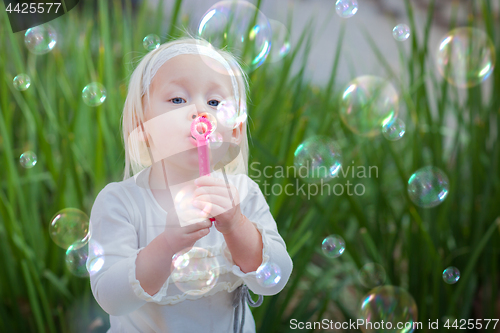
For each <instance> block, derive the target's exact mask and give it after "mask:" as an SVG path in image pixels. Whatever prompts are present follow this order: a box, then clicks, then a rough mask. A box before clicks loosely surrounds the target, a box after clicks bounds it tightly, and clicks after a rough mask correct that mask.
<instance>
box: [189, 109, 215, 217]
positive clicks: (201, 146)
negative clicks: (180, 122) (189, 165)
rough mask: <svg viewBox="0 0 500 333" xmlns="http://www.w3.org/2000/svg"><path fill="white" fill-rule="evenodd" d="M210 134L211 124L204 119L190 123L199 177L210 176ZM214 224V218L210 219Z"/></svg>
mask: <svg viewBox="0 0 500 333" xmlns="http://www.w3.org/2000/svg"><path fill="white" fill-rule="evenodd" d="M211 132H212V123H211V122H210V121H209V120H208V119H207V118H205V117H197V118H195V119H194V120H193V122H192V123H191V135H193V137H194V138H195V139H196V145H197V147H198V166H199V169H200V177H201V176H205V175H208V174H210V155H209V152H208V136H209V135H210V133H211ZM210 221H212V222H214V221H215V218H213V217H211V218H210Z"/></svg>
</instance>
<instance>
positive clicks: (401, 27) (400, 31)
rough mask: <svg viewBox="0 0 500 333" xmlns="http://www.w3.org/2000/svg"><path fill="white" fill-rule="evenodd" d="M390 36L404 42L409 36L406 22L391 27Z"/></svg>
mask: <svg viewBox="0 0 500 333" xmlns="http://www.w3.org/2000/svg"><path fill="white" fill-rule="evenodd" d="M392 36H393V37H394V39H395V40H397V41H398V42H404V41H405V40H407V39H408V37H410V27H409V26H407V25H406V24H398V25H397V26H395V27H394V29H392Z"/></svg>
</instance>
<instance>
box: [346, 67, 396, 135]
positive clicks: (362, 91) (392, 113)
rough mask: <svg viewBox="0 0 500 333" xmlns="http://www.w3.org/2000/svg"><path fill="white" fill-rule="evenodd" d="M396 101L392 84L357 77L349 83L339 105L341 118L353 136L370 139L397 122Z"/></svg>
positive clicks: (373, 78)
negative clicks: (389, 124)
mask: <svg viewBox="0 0 500 333" xmlns="http://www.w3.org/2000/svg"><path fill="white" fill-rule="evenodd" d="M398 110H399V97H398V94H397V92H396V89H395V88H394V86H393V85H392V84H390V83H389V82H388V81H386V80H385V79H383V78H380V77H376V76H369V75H367V76H360V77H357V78H355V79H354V80H352V81H351V82H349V83H348V85H347V88H346V89H345V91H344V93H343V95H342V99H341V102H340V110H339V111H340V118H341V120H342V122H343V123H344V124H345V125H346V126H347V127H348V128H349V129H350V130H351V131H352V132H353V133H355V134H359V135H362V136H367V137H372V136H375V135H377V134H380V128H381V127H383V126H385V125H387V124H388V123H390V122H391V121H392V119H393V118H396V117H397V115H398Z"/></svg>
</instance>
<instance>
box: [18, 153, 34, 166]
mask: <svg viewBox="0 0 500 333" xmlns="http://www.w3.org/2000/svg"><path fill="white" fill-rule="evenodd" d="M36 162H37V157H36V154H35V153H34V152H32V151H30V150H29V151H25V152H24V153H22V154H21V156H20V157H19V163H21V166H22V167H23V168H26V169H31V168H32V167H34V166H35V165H36Z"/></svg>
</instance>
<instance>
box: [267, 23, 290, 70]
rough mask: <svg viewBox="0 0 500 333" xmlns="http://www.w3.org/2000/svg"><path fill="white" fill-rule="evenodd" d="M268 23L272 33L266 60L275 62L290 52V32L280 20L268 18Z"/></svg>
mask: <svg viewBox="0 0 500 333" xmlns="http://www.w3.org/2000/svg"><path fill="white" fill-rule="evenodd" d="M269 24H270V25H271V31H272V33H273V35H272V42H271V51H270V52H269V55H268V57H267V60H266V61H269V62H271V63H275V62H278V61H280V60H282V59H283V58H284V57H286V55H287V54H288V53H289V52H290V33H289V32H288V29H287V28H286V26H285V25H284V24H283V23H281V22H280V21H276V20H271V19H269Z"/></svg>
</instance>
